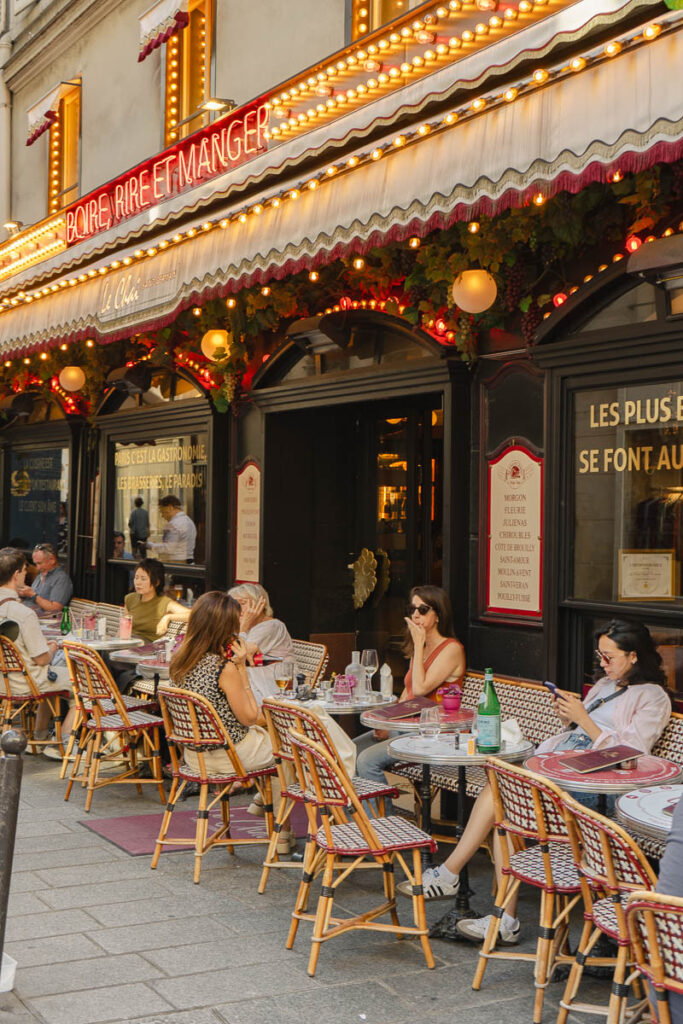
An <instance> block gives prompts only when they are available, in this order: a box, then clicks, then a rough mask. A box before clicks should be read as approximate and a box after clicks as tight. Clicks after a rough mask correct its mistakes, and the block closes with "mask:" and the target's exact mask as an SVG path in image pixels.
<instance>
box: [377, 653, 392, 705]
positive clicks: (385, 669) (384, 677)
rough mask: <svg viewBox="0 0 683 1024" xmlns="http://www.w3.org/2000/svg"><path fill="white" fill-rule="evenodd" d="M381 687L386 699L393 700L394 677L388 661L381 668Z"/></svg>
mask: <svg viewBox="0 0 683 1024" xmlns="http://www.w3.org/2000/svg"><path fill="white" fill-rule="evenodd" d="M379 688H380V691H381V693H382V697H383V698H384V700H391V698H392V697H393V696H394V677H393V676H392V674H391V669H390V668H389V666H388V665H387V663H386V661H385V662H384V664H383V665H382V667H381V669H380V670H379Z"/></svg>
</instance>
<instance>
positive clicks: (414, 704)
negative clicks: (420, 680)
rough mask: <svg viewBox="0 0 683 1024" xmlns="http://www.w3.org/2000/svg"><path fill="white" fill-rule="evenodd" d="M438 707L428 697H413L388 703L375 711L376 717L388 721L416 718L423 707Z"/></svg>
mask: <svg viewBox="0 0 683 1024" xmlns="http://www.w3.org/2000/svg"><path fill="white" fill-rule="evenodd" d="M434 707H438V704H435V703H434V701H433V700H429V698H428V697H412V698H411V699H410V700H402V701H399V702H398V704H387V705H385V706H384V707H381V708H377V710H376V711H373V715H374V717H375V718H383V719H384V720H385V721H387V722H393V721H396V719H401V718H415V717H417V716H418V715H419V714H420V712H421V711H422V709H423V708H434Z"/></svg>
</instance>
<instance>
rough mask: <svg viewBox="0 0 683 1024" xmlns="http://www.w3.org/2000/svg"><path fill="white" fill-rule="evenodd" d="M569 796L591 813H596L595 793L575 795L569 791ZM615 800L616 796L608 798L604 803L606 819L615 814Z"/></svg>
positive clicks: (596, 801)
mask: <svg viewBox="0 0 683 1024" xmlns="http://www.w3.org/2000/svg"><path fill="white" fill-rule="evenodd" d="M569 795H570V796H573V797H574V799H575V800H578V802H579V803H580V804H583V806H584V807H590V809H591V810H592V811H598V810H599V809H600V808H599V807H598V802H599V799H600V798H599V796H598V794H597V793H577V792H573V791H572V790H571V789H570V790H569ZM616 806H617V798H616V796H608V797H607V799H606V801H605V812H604V813H605V814H606V816H607V817H608V818H613V817H614V816H615V813H616Z"/></svg>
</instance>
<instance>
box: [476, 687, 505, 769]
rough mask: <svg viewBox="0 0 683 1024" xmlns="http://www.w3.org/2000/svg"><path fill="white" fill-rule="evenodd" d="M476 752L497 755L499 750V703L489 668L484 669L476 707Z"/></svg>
mask: <svg viewBox="0 0 683 1024" xmlns="http://www.w3.org/2000/svg"><path fill="white" fill-rule="evenodd" d="M477 750H478V751H479V753H480V754H497V753H498V751H499V750H500V702H499V700H498V695H497V693H496V688H495V686H494V685H493V670H492V669H490V668H486V669H484V689H483V690H482V691H481V696H480V698H479V705H478V707H477Z"/></svg>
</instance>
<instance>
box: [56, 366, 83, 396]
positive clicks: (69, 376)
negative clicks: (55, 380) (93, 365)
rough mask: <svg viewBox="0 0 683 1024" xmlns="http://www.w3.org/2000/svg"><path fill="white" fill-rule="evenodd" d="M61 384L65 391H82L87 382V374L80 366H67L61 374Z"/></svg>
mask: <svg viewBox="0 0 683 1024" xmlns="http://www.w3.org/2000/svg"><path fill="white" fill-rule="evenodd" d="M59 384H60V386H61V387H63V388H64V390H65V391H80V390H81V388H82V387H83V385H84V384H85V374H84V373H83V370H82V369H81V368H80V366H65V367H64V369H63V370H62V371H61V373H60V374H59Z"/></svg>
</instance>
